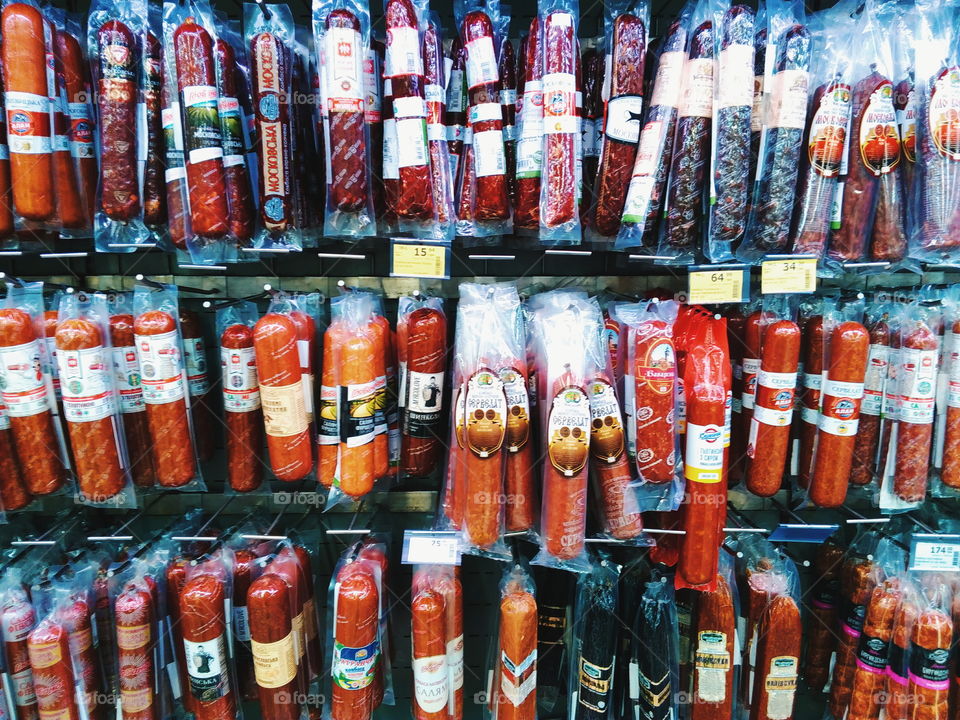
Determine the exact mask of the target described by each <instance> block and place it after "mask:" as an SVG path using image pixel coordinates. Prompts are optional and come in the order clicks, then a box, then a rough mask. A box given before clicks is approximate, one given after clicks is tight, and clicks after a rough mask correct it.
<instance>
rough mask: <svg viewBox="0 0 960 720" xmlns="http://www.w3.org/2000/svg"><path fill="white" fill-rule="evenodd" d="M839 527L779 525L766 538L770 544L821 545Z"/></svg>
mask: <svg viewBox="0 0 960 720" xmlns="http://www.w3.org/2000/svg"><path fill="white" fill-rule="evenodd" d="M839 527H840V526H839V525H805V524H803V523H781V524H780V525H777V527H775V528H774V529H773V532H772V533H770V534H769V535H768V536H767V539H768V540H769V541H770V542H797V543H818V544H819V543H822V542H823V541H824V540H826V539H827V538H828V537H830V536H831V535H833V534H834V533H835V532H836V531H837V529H838V528H839Z"/></svg>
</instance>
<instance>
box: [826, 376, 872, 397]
mask: <svg viewBox="0 0 960 720" xmlns="http://www.w3.org/2000/svg"><path fill="white" fill-rule="evenodd" d="M822 394H823V395H829V396H831V397H840V398H850V399H851V400H859V399H860V398H862V397H863V383H853V382H843V381H842V380H831V379H830V378H829V377H827V379H826V380H824V381H823V390H822Z"/></svg>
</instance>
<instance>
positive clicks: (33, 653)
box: [27, 640, 63, 697]
mask: <svg viewBox="0 0 960 720" xmlns="http://www.w3.org/2000/svg"><path fill="white" fill-rule="evenodd" d="M27 652H28V653H29V655H30V667H32V668H33V673H34V675H33V682H34V687H35V688H37V687H38V686H39V684H40V683H39V680H40V678H39V677H38V675H37V670H44V669H46V668H49V667H53V666H54V665H56V664H57V663H58V662H60V661H61V660H63V653H62V651H61V650H60V643H59V641H54V642H46V643H34V642H31V641H30V640H27ZM42 690H47V691H48V693H49V691H50V689H49V688H42ZM40 695H41V697H42V696H43V693H42V691H41V693H40Z"/></svg>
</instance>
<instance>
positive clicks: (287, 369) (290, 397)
mask: <svg viewBox="0 0 960 720" xmlns="http://www.w3.org/2000/svg"><path fill="white" fill-rule="evenodd" d="M253 349H254V352H255V354H256V360H257V375H258V381H259V383H260V400H261V403H262V405H263V422H264V426H265V429H266V433H267V449H268V450H269V452H270V467H271V468H272V469H273V473H274V475H276V476H277V477H278V478H279V479H280V480H284V481H287V482H292V481H294V480H300V479H302V478H304V477H306V475H307V474H308V473H309V472H310V470H311V468H312V467H313V455H312V451H311V448H310V429H309V425H308V422H307V412H306V409H305V407H304V398H303V390H302V388H301V384H302V378H301V369H300V355H299V353H298V351H297V325H296V323H295V322H294V321H293V320H292V319H291V318H289V317H287V316H285V315H281V314H279V313H267V314H266V315H264V316H263V317H262V318H260V320H258V321H257V324H256V325H255V326H254V328H253Z"/></svg>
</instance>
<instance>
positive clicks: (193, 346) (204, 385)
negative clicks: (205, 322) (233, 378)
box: [183, 338, 210, 397]
mask: <svg viewBox="0 0 960 720" xmlns="http://www.w3.org/2000/svg"><path fill="white" fill-rule="evenodd" d="M183 362H184V365H185V366H186V368H187V382H188V383H189V386H190V397H197V396H198V395H205V394H206V393H207V391H208V390H210V381H209V380H208V379H207V356H206V354H205V353H204V350H203V340H201V339H200V338H184V339H183Z"/></svg>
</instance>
